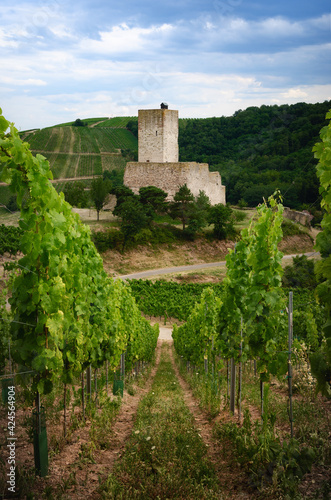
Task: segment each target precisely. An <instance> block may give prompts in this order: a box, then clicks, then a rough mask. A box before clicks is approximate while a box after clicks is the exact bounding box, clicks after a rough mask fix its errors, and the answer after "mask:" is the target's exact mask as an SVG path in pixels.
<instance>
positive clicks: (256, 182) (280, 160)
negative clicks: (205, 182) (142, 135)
mask: <svg viewBox="0 0 331 500" xmlns="http://www.w3.org/2000/svg"><path fill="white" fill-rule="evenodd" d="M330 108H331V101H325V102H323V103H317V104H307V103H304V102H300V103H297V104H293V105H288V104H284V105H281V106H278V105H271V106H266V105H263V106H260V107H256V106H251V107H249V108H247V109H246V110H244V111H242V110H238V111H236V112H235V113H234V115H233V116H229V117H225V116H221V117H213V118H192V119H179V137H178V143H179V161H184V162H185V161H197V162H201V163H208V164H209V166H210V170H211V171H217V172H219V173H220V174H221V176H222V183H223V184H224V185H225V186H226V193H227V201H228V202H229V203H230V204H232V205H235V204H238V203H240V204H244V205H248V206H250V207H255V206H257V205H258V204H259V203H262V202H263V198H265V199H266V198H268V196H270V195H271V194H272V193H273V192H274V191H275V190H276V189H280V191H281V192H282V193H283V195H284V204H285V205H286V206H289V207H290V208H294V209H303V208H307V207H310V206H311V205H312V204H315V203H316V201H317V200H318V199H319V193H318V188H319V182H318V180H317V177H316V172H315V168H316V163H317V162H316V160H315V159H314V155H313V153H312V147H313V146H314V144H315V142H316V140H317V139H318V135H319V131H320V130H321V128H322V127H323V126H325V125H327V121H326V118H325V116H326V113H327V112H328V110H329V109H330ZM127 128H128V129H129V130H131V132H132V133H133V134H134V135H136V137H137V136H138V125H137V121H134V120H132V121H130V122H129V123H128V124H127ZM317 206H318V203H317ZM315 208H316V205H315Z"/></svg>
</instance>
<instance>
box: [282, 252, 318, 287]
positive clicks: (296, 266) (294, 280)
mask: <svg viewBox="0 0 331 500" xmlns="http://www.w3.org/2000/svg"><path fill="white" fill-rule="evenodd" d="M282 283H283V286H286V287H290V288H308V289H309V290H314V289H315V288H316V286H317V281H316V276H315V272H314V262H313V261H312V260H308V259H307V257H306V256H305V255H301V256H298V257H294V258H293V264H292V265H291V266H286V267H285V270H284V275H283V278H282Z"/></svg>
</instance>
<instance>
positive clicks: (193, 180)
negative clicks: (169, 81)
mask: <svg viewBox="0 0 331 500" xmlns="http://www.w3.org/2000/svg"><path fill="white" fill-rule="evenodd" d="M124 184H125V186H128V187H129V188H131V189H132V191H133V192H134V193H135V194H138V193H139V189H140V188H141V187H145V186H156V187H158V188H160V189H163V191H165V192H166V193H168V200H173V198H174V196H175V194H176V192H177V191H178V189H179V188H180V186H183V185H184V184H186V185H187V187H188V188H189V189H190V190H191V192H192V193H193V195H194V196H198V195H199V192H200V191H204V192H205V193H206V195H207V196H208V197H209V199H210V202H211V204H212V205H215V204H216V203H223V205H225V203H226V200H225V186H223V185H222V180H221V176H220V174H219V173H218V172H209V167H208V164H207V163H196V162H178V111H175V110H170V109H168V105H167V104H165V103H162V104H161V109H140V110H139V111H138V161H137V162H129V163H127V164H126V168H125V172H124Z"/></svg>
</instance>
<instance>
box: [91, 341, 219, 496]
mask: <svg viewBox="0 0 331 500" xmlns="http://www.w3.org/2000/svg"><path fill="white" fill-rule="evenodd" d="M169 348H170V347H169V346H168V345H167V344H163V349H162V355H161V361H160V364H159V367H158V371H157V373H156V375H155V378H154V381H153V385H152V388H151V390H150V392H149V393H148V394H147V395H146V396H145V397H144V399H143V400H142V401H141V403H140V405H139V408H138V412H137V419H136V423H135V427H134V430H133V433H132V436H131V438H130V440H129V442H128V444H127V447H126V450H125V453H124V455H123V456H122V458H121V460H120V461H119V462H118V463H117V465H116V466H115V470H114V473H113V474H111V475H110V476H109V477H108V479H107V481H106V482H105V483H104V484H103V486H102V487H101V489H100V493H101V496H102V498H121V499H144V500H145V499H152V498H153V499H154V498H169V499H171V498H178V499H179V498H199V499H207V498H208V499H216V498H221V495H220V493H219V486H218V484H217V479H216V475H215V471H214V469H213V466H212V464H211V463H210V462H209V460H208V459H207V457H206V454H207V453H206V451H207V450H206V446H205V444H204V443H203V441H202V439H201V437H200V436H199V434H198V432H197V430H196V429H195V426H194V419H193V416H192V415H191V413H190V412H189V410H188V408H187V407H186V406H185V404H184V402H183V394H182V390H181V388H180V386H179V383H178V380H177V378H176V375H175V373H174V370H173V367H172V364H171V361H170V356H169Z"/></svg>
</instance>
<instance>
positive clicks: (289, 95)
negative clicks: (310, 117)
mask: <svg viewBox="0 0 331 500" xmlns="http://www.w3.org/2000/svg"><path fill="white" fill-rule="evenodd" d="M281 96H282V97H284V98H285V99H293V98H294V99H298V98H306V97H308V94H307V92H305V91H304V90H302V89H300V88H296V89H288V91H287V92H283V93H282V94H281Z"/></svg>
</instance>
